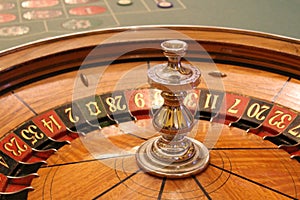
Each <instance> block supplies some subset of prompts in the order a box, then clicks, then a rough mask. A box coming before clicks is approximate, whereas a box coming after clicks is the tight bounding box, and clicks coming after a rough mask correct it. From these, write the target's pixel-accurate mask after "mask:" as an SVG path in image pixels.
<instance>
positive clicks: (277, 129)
mask: <svg viewBox="0 0 300 200" xmlns="http://www.w3.org/2000/svg"><path fill="white" fill-rule="evenodd" d="M159 93H160V91H159V90H157V89H148V88H145V89H134V90H125V91H116V92H113V93H105V94H100V95H95V96H89V97H86V98H82V99H78V100H76V101H74V102H72V103H68V104H65V105H61V106H59V107H57V108H54V109H52V110H49V111H47V112H45V113H42V114H40V115H38V116H35V117H34V118H32V119H30V120H29V121H26V122H24V123H23V124H21V125H20V126H18V127H16V128H15V129H14V130H12V131H11V132H9V133H7V134H6V135H5V137H3V138H2V139H1V141H0V144H1V147H0V148H1V151H0V172H1V180H2V181H1V185H0V188H1V194H2V195H5V196H6V197H7V198H8V199H14V198H21V197H26V196H27V193H28V191H30V190H32V189H33V188H32V187H31V186H30V183H31V181H32V180H33V179H34V178H35V177H37V176H38V175H37V174H36V172H37V170H38V169H39V168H40V167H41V166H42V165H43V164H45V160H46V159H47V158H48V157H50V156H51V155H52V154H53V153H54V152H56V151H57V150H58V149H59V148H61V147H62V146H64V145H65V144H69V143H70V142H71V141H72V140H74V139H76V138H78V137H79V135H80V134H88V133H89V132H91V131H93V130H96V129H99V127H101V128H104V127H108V126H110V125H116V124H120V123H124V122H128V121H136V120H142V119H149V118H151V109H152V108H153V107H159V106H160V105H159V104H161V103H162V101H161V99H160V98H161V97H160V96H159V95H157V94H159ZM151 97H152V98H151ZM184 103H185V104H186V106H187V107H188V108H189V109H191V110H195V111H196V115H195V118H196V119H203V120H208V121H211V122H215V123H224V124H226V125H229V126H235V127H239V128H241V129H244V130H247V131H248V132H251V133H253V134H257V135H259V136H261V137H264V138H265V139H267V140H269V141H271V142H273V143H274V144H276V145H278V146H281V147H282V148H283V149H285V150H286V151H288V152H289V153H290V155H291V157H292V158H294V159H296V160H298V161H299V162H300V151H299V147H298V146H299V144H300V143H299V142H300V132H299V130H300V125H299V124H300V114H299V113H298V112H297V111H294V110H291V109H289V108H286V107H283V106H281V105H278V104H274V103H271V102H267V101H265V100H260V99H257V98H253V97H250V96H244V95H240V94H236V93H231V92H223V91H218V90H208V89H202V88H200V89H199V88H198V89H195V90H193V91H191V92H189V93H188V95H187V97H186V98H185V100H184Z"/></svg>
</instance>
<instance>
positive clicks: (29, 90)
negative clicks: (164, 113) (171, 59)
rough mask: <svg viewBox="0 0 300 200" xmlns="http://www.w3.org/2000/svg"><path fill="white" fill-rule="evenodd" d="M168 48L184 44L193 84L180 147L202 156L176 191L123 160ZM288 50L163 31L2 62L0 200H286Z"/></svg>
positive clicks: (292, 94)
mask: <svg viewBox="0 0 300 200" xmlns="http://www.w3.org/2000/svg"><path fill="white" fill-rule="evenodd" d="M174 38H176V39H182V40H186V41H187V42H188V43H190V46H189V51H188V54H187V55H186V60H185V62H189V63H192V64H195V65H196V66H198V67H199V69H200V70H201V73H202V76H201V83H200V85H199V86H198V87H197V89H195V90H193V91H191V92H190V93H189V95H188V98H187V100H186V101H185V103H186V104H188V107H190V108H191V109H192V110H194V111H195V113H196V115H195V116H196V120H198V122H197V125H196V126H195V128H194V129H193V131H192V132H191V134H190V136H191V137H193V138H195V139H196V140H199V141H201V142H203V143H204V144H205V145H207V146H208V147H209V150H210V155H211V158H210V163H209V165H208V167H207V169H206V170H205V171H204V172H202V173H200V174H198V175H193V176H191V177H188V178H184V179H169V178H163V177H162V178H160V177H155V176H151V175H149V174H148V173H145V172H144V171H142V170H141V169H139V167H138V166H137V165H136V162H135V156H134V154H135V152H136V149H137V148H138V147H139V146H140V145H141V144H142V143H143V142H145V141H146V140H148V139H150V138H152V137H153V136H156V132H155V131H154V130H153V129H152V126H151V117H152V114H151V112H152V108H153V107H157V106H159V105H160V104H161V99H160V98H159V97H158V95H157V94H158V91H157V90H155V89H153V88H150V86H149V85H148V84H147V81H146V80H147V79H146V74H145V73H146V71H147V69H148V68H151V67H152V66H153V65H155V64H157V63H162V62H164V61H165V58H164V56H163V55H162V53H161V50H160V48H159V45H160V43H161V42H162V41H165V40H168V39H174ZM197 45H201V46H202V47H203V48H200V49H199V48H198V47H197ZM299 50H300V42H299V40H295V39H291V38H284V37H280V36H275V35H270V34H265V33H258V32H250V31H245V30H232V29H224V28H215V27H187V26H173V27H130V28H120V29H111V30H99V31H93V32H87V33H82V34H75V35H69V36H65V37H61V38H55V39H51V40H44V41H39V42H37V43H32V44H28V45H24V46H22V47H18V48H16V49H12V50H9V51H6V52H2V54H1V58H0V59H1V71H0V83H1V84H0V91H1V99H0V105H1V108H2V109H1V120H0V121H1V127H0V130H1V132H0V134H1V142H0V144H1V146H0V147H1V157H0V158H1V159H0V164H1V165H0V167H1V168H0V169H1V189H2V190H1V191H2V192H1V198H2V199H16V198H22V199H24V198H25V199H26V198H27V199H41V198H43V199H66V198H75V199H78V198H81V199H259V198H267V199H297V198H299V195H300V178H299V177H300V168H299V155H300V153H299V141H300V132H299V131H300V130H299V129H300V128H299V124H300V115H299V111H300V104H299V99H300V96H299V94H298V91H299V89H300V81H299V76H300V68H299V63H300V53H299V52H300V51H299ZM212 61H213V62H212ZM144 72H145V73H144ZM95 74H96V76H95ZM137 74H138V76H137ZM217 82H218V83H221V88H220V87H219V85H218V84H216V83H217ZM217 85H218V87H217ZM225 102H227V103H225ZM213 134H215V135H213ZM36 173H37V174H38V175H39V176H38V177H37V176H36ZM32 188H34V189H32Z"/></svg>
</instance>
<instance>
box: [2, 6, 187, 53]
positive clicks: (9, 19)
mask: <svg viewBox="0 0 300 200" xmlns="http://www.w3.org/2000/svg"><path fill="white" fill-rule="evenodd" d="M180 9H185V6H184V4H183V3H182V2H181V1H180V0H172V2H171V1H170V0H168V1H167V0H125V1H124V0H118V1H117V0H115V1H106V0H64V1H59V0H23V1H17V2H16V1H9V0H7V1H1V2H0V41H1V40H3V41H4V42H5V41H7V39H9V40H10V43H12V44H7V45H11V46H7V47H13V45H20V44H23V43H26V41H27V42H31V41H34V40H35V39H36V38H38V39H42V38H43V37H39V35H45V37H49V36H57V35H62V34H67V33H72V32H78V31H84V30H92V29H97V28H107V27H118V26H122V22H121V21H120V19H121V18H122V17H123V16H126V15H130V14H135V13H136V14H139V13H141V14H143V13H144V14H145V13H151V12H160V11H164V12H165V11H168V10H170V11H174V10H180ZM21 36H24V37H23V40H22V43H19V44H14V39H16V38H18V37H21ZM7 47H6V46H5V44H3V45H2V48H7Z"/></svg>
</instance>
